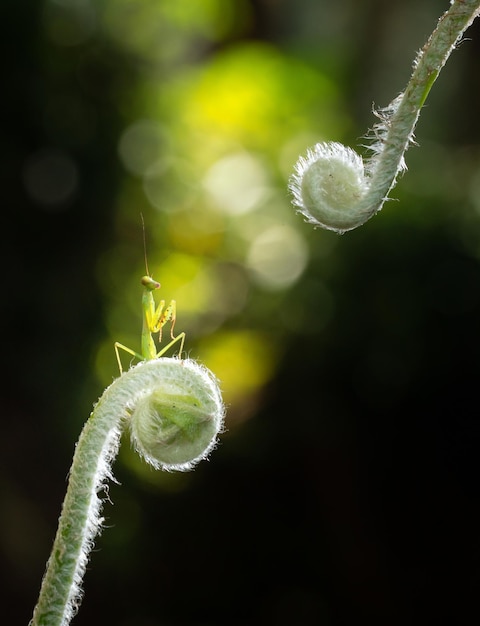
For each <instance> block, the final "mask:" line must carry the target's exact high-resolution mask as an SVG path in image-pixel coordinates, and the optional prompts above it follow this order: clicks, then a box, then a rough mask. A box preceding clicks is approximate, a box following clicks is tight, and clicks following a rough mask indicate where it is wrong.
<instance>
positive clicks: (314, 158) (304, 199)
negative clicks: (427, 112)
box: [289, 0, 480, 233]
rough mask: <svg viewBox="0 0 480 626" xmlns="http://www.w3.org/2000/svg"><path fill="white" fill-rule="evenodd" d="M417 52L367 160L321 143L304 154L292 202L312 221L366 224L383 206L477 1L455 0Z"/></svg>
mask: <svg viewBox="0 0 480 626" xmlns="http://www.w3.org/2000/svg"><path fill="white" fill-rule="evenodd" d="M451 5H452V6H451V7H450V9H449V10H448V11H447V12H446V13H444V15H442V17H441V18H440V20H439V22H438V25H437V28H436V29H435V30H434V32H433V33H432V35H431V36H430V38H429V40H428V41H427V43H426V44H425V46H424V47H423V49H422V50H421V51H420V52H419V54H418V56H417V58H416V60H415V63H414V69H413V73H412V76H411V79H410V81H409V83H408V85H407V88H406V89H405V91H404V93H402V94H400V95H399V96H398V97H397V98H395V100H394V101H393V102H392V103H391V104H390V105H389V106H388V107H387V108H385V109H383V110H381V111H379V112H378V113H377V115H378V117H379V118H380V122H379V123H378V124H377V125H376V126H374V128H373V131H372V145H371V146H370V149H371V150H372V152H373V156H372V157H371V158H370V159H367V160H366V161H365V162H364V161H363V159H362V158H361V157H360V156H359V155H358V154H357V153H356V152H355V151H353V150H352V149H350V148H347V147H345V146H343V145H342V144H338V143H321V144H317V145H316V146H314V148H311V149H310V150H309V151H308V152H307V155H306V157H300V158H299V160H298V161H297V164H296V166H295V171H294V174H293V175H292V177H291V179H290V185H289V186H290V190H291V192H292V194H293V202H294V205H296V207H297V208H298V211H299V212H300V213H302V214H303V215H304V216H305V218H306V220H307V221H308V222H310V223H311V224H313V225H314V226H321V227H322V228H326V229H328V230H333V231H336V232H338V233H343V232H346V231H348V230H353V229H354V228H357V227H358V226H361V225H362V224H364V223H365V222H366V221H367V220H368V219H369V218H370V217H372V216H373V215H375V214H376V213H377V212H378V211H380V209H381V208H382V206H383V204H384V202H385V200H386V199H387V197H388V194H389V193H390V191H391V190H392V188H393V187H394V186H395V183H396V180H397V176H398V174H399V173H400V172H402V170H404V169H405V160H404V154H405V151H406V150H407V148H408V147H409V145H410V144H411V143H412V141H413V133H414V130H415V126H416V123H417V120H418V117H419V115H420V110H421V108H422V106H423V104H424V103H425V100H426V98H427V96H428V94H429V92H430V89H431V87H432V85H433V83H434V82H435V80H436V78H437V76H438V74H439V73H440V71H441V69H442V67H443V66H444V65H445V63H446V61H447V59H448V57H449V56H450V54H451V52H452V50H453V49H454V48H455V46H456V44H457V43H458V41H459V40H460V39H461V37H462V35H463V33H464V31H465V30H466V29H467V28H468V26H470V24H471V23H472V22H473V20H474V19H475V18H476V17H477V16H478V15H479V13H480V2H479V0H453V1H452V3H451Z"/></svg>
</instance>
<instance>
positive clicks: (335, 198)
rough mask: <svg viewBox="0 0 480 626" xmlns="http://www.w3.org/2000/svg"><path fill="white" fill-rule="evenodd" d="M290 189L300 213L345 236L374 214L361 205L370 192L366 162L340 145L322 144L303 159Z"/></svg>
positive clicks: (300, 160) (319, 224)
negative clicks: (365, 169)
mask: <svg viewBox="0 0 480 626" xmlns="http://www.w3.org/2000/svg"><path fill="white" fill-rule="evenodd" d="M290 190H291V192H292V194H293V199H294V204H295V205H296V206H297V208H298V210H299V212H300V213H302V214H303V215H304V216H305V217H306V219H307V221H308V222H310V223H311V224H313V225H314V226H321V227H322V228H326V229H328V230H334V231H336V232H338V233H343V232H345V231H347V230H352V229H353V228H356V227H357V226H360V225H361V224H363V223H364V222H365V221H366V220H367V219H368V218H369V217H370V215H371V211H370V210H369V209H368V208H365V207H363V206H362V203H361V200H362V198H363V197H364V195H365V193H366V192H367V190H368V184H367V178H366V176H365V171H364V166H363V160H362V158H361V157H360V156H359V155H358V154H357V153H356V152H355V151H354V150H352V149H351V148H347V147H346V146H344V145H342V144H340V143H336V142H330V143H318V144H316V145H315V146H314V147H313V148H311V149H309V150H308V151H307V155H306V157H303V156H302V157H300V158H299V160H298V161H297V164H296V166H295V172H294V174H293V176H292V177H291V179H290Z"/></svg>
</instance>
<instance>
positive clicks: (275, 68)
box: [0, 0, 480, 626]
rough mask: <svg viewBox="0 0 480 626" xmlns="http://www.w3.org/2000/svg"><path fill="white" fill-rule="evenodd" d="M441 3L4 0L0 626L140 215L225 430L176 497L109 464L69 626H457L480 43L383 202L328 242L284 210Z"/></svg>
mask: <svg viewBox="0 0 480 626" xmlns="http://www.w3.org/2000/svg"><path fill="white" fill-rule="evenodd" d="M448 6H449V3H448V2H447V1H446V0H445V1H444V2H437V1H434V0H421V1H418V0H391V1H390V2H388V3H387V2H382V1H380V0H364V1H363V2H356V1H354V0H336V1H335V2H333V0H331V1H327V0H175V2H170V1H168V0H99V1H97V2H94V1H93V0H44V1H43V2H40V1H38V0H23V1H20V2H18V1H16V0H3V2H2V7H1V16H2V20H1V23H2V38H1V39H2V45H3V53H2V77H3V90H2V92H3V93H2V105H3V107H4V110H5V112H4V115H3V124H2V128H1V134H2V151H1V157H0V158H1V163H2V166H1V168H2V174H3V176H2V179H3V183H2V190H3V203H2V204H3V208H2V214H3V227H2V246H1V247H0V252H1V255H2V258H1V267H2V269H3V301H2V325H1V329H2V354H3V368H2V371H3V374H2V382H3V389H2V396H1V404H2V437H1V452H0V459H1V461H0V463H1V475H0V481H1V482H0V484H1V496H2V505H1V509H0V550H1V554H0V558H1V569H2V578H3V581H2V584H1V586H0V589H1V591H0V594H1V595H0V599H1V607H2V610H1V614H2V623H5V624H7V623H8V624H9V625H10V626H16V625H18V626H20V625H25V624H27V622H28V620H29V619H30V617H31V613H32V610H33V606H34V604H35V601H36V597H37V593H38V589H39V585H40V581H41V577H42V574H43V571H44V567H45V561H46V559H47V557H48V554H49V551H50V547H51V543H52V540H53V536H54V533H55V530H56V523H57V518H58V515H59V511H60V506H61V502H62V499H63V495H64V492H65V488H66V479H67V472H68V468H69V465H70V462H71V457H72V453H73V450H74V445H75V441H76V440H77V438H78V435H79V433H80V431H81V428H82V425H83V423H84V421H85V420H86V419H87V417H88V415H89V413H90V410H91V407H92V404H93V402H94V401H95V400H96V399H97V398H98V396H99V395H100V394H101V393H102V391H103V389H104V387H105V386H106V385H107V384H108V383H109V382H110V381H111V380H112V379H113V378H114V377H115V376H116V375H117V374H118V372H117V366H116V362H115V357H114V352H113V342H114V341H115V340H119V341H121V342H122V343H124V344H126V345H129V346H131V347H132V348H133V349H138V347H139V333H140V325H141V319H140V295H141V287H140V285H139V278H140V276H141V275H142V274H144V273H145V268H144V254H143V240H142V226H141V217H140V214H143V216H144V220H145V224H146V240H147V250H148V259H149V268H150V272H151V273H152V274H153V276H155V277H156V278H157V279H158V280H160V281H161V283H162V295H163V297H165V298H166V299H167V300H169V299H171V298H175V299H176V300H177V307H178V316H177V326H176V328H177V330H185V331H186V332H187V349H188V350H189V352H190V354H191V355H192V356H193V357H195V358H199V359H200V360H201V361H202V362H204V363H205V364H206V365H208V366H209V367H210V368H211V369H212V370H213V371H214V372H215V373H216V375H217V376H218V377H219V378H220V380H221V381H222V387H223V389H224V392H225V400H226V402H227V404H228V406H229V409H228V414H227V429H228V430H227V432H226V433H225V434H224V435H223V436H222V438H221V445H220V446H219V447H218V449H217V450H216V451H215V452H214V453H213V454H212V457H211V460H210V461H209V462H207V463H203V464H201V465H200V466H199V467H198V468H197V469H196V471H195V472H193V473H190V474H176V475H175V474H162V473H160V472H155V471H153V470H151V469H149V468H148V467H146V466H145V465H144V464H143V463H142V462H141V461H140V460H138V459H137V458H136V457H135V456H134V454H133V453H132V451H131V450H130V446H129V443H128V441H125V443H124V445H123V446H122V449H121V452H120V456H119V458H118V460H117V462H116V463H115V466H114V473H115V476H116V478H117V479H118V480H119V482H120V483H121V485H116V484H115V485H112V486H111V488H110V498H111V501H112V503H113V504H111V503H107V504H106V506H105V510H104V514H105V516H106V526H107V528H106V529H105V531H104V533H103V534H102V536H101V537H100V538H99V539H98V540H97V542H96V549H95V551H94V553H93V554H92V558H91V561H90V564H89V567H88V571H87V575H86V578H85V584H84V587H85V599H84V601H83V604H82V606H81V609H80V612H79V614H78V616H77V617H76V618H75V621H74V623H75V624H78V626H81V625H82V624H84V625H86V624H89V625H96V624H109V625H110V624H112V625H115V626H117V625H118V626H220V625H222V626H244V625H245V626H246V625H256V624H262V625H265V624H267V625H278V626H283V625H300V626H302V625H304V626H308V625H313V624H315V625H317V624H318V625H322V626H347V625H351V624H354V623H359V622H360V623H368V624H370V625H376V624H379V625H382V626H386V625H390V624H391V625H400V624H402V625H404V624H411V625H417V624H418V625H420V624H421V625H422V626H426V625H430V624H432V625H433V624H435V626H441V625H451V624H467V623H474V621H475V622H476V621H477V620H478V618H479V617H480V611H479V609H478V596H479V591H480V533H479V527H480V519H479V517H480V504H479V503H480V493H479V487H478V484H479V477H480V476H479V474H480V472H479V469H480V460H479V456H478V449H479V446H480V419H479V413H478V409H477V404H478V374H479V366H478V357H477V355H478V352H479V348H480V116H479V115H478V112H479V110H480V81H479V69H480V21H479V22H478V23H476V24H475V25H474V27H472V28H471V29H470V31H469V32H468V33H467V36H466V41H464V42H463V43H462V44H461V45H460V46H459V48H458V50H456V51H455V53H454V54H453V56H452V58H451V59H450V60H449V62H448V64H447V66H446V67H445V69H444V71H443V72H442V74H441V76H440V78H439V80H438V83H437V84H436V85H435V86H434V88H433V90H432V93H431V95H430V97H429V100H428V101H427V105H426V107H425V109H424V111H423V114H422V117H421V119H420V123H419V125H418V128H417V133H416V137H417V141H418V143H419V144H420V147H418V148H417V147H416V148H412V149H411V150H410V151H409V152H408V154H407V164H408V167H409V171H408V172H407V174H406V175H405V176H404V177H403V178H402V179H401V180H400V181H399V183H398V186H397V188H396V190H395V191H394V193H393V196H394V197H395V198H396V199H397V200H398V201H395V202H389V203H387V205H386V206H385V208H384V210H383V211H382V212H381V213H380V214H379V215H378V216H377V217H375V218H374V219H372V220H371V221H370V222H369V223H367V224H366V225H365V226H363V227H362V228H360V229H359V230H357V231H354V232H352V233H349V234H347V235H344V236H341V237H339V236H337V235H335V234H332V233H326V232H322V231H314V230H312V229H311V228H310V227H309V226H308V225H306V224H305V223H303V222H302V219H301V218H300V217H299V216H298V215H295V213H294V212H293V210H292V209H291V207H290V199H289V196H288V193H287V191H286V185H287V181H288V177H289V175H290V172H291V171H292V167H293V164H294V162H295V161H296V159H297V156H298V155H299V154H300V153H302V152H305V150H306V148H307V147H309V146H310V145H312V144H314V143H315V142H317V141H324V140H336V141H342V142H344V143H347V144H349V145H352V146H356V145H358V144H361V143H363V140H362V136H363V135H364V134H365V133H366V130H367V128H368V127H369V126H371V125H372V124H373V123H374V120H375V118H374V116H373V115H372V113H371V107H372V103H373V104H375V105H376V106H385V105H386V104H388V102H389V101H390V100H392V99H393V98H394V97H395V96H396V95H397V93H398V92H399V91H400V90H401V89H403V87H404V86H405V84H406V82H407V80H408V77H409V74H410V69H411V63H412V61H413V58H414V55H415V53H416V51H417V50H418V49H419V48H420V47H421V46H422V45H423V43H424V41H425V40H426V38H427V36H428V35H429V34H430V32H431V31H432V29H433V27H434V25H435V23H436V20H437V18H438V16H439V15H440V13H441V12H442V11H444V10H446V9H447V8H448ZM472 615H473V616H475V619H474V620H473V621H472Z"/></svg>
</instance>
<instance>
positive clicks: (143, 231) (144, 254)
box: [140, 213, 151, 277]
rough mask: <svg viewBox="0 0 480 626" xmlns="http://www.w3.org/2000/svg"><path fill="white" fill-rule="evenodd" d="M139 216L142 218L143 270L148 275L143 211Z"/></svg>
mask: <svg viewBox="0 0 480 626" xmlns="http://www.w3.org/2000/svg"><path fill="white" fill-rule="evenodd" d="M140 217H141V218H142V235H143V257H144V259H145V271H146V272H147V276H150V277H151V275H150V272H149V271H148V260H147V236H146V234H145V220H144V219H143V213H140Z"/></svg>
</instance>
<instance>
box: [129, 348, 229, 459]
mask: <svg viewBox="0 0 480 626" xmlns="http://www.w3.org/2000/svg"><path fill="white" fill-rule="evenodd" d="M157 365H158V366H159V367H161V370H162V372H161V376H160V377H159V379H158V380H157V381H156V384H155V385H154V386H152V388H151V389H148V390H146V391H145V393H144V394H142V396H141V397H139V398H138V399H137V401H136V402H135V406H134V407H133V410H132V413H131V417H130V432H131V437H132V442H133V444H134V446H135V448H136V449H137V451H138V452H139V454H140V455H141V456H142V457H144V459H145V460H146V461H147V462H148V463H150V464H151V465H153V466H154V467H156V468H162V469H165V470H180V471H182V470H189V469H191V468H192V467H193V465H195V464H196V463H197V462H198V461H200V460H202V459H204V458H205V457H206V456H207V455H208V454H209V452H210V451H211V450H212V448H213V447H214V446H215V444H216V441H217V435H218V433H219V432H221V430H222V427H223V415H224V408H223V403H222V399H221V395H220V391H219V389H218V385H217V382H216V380H215V379H214V377H213V375H212V374H211V373H210V372H209V370H207V369H206V368H205V367H202V366H201V365H199V364H198V363H196V362H195V361H192V360H190V359H186V360H180V359H171V358H163V359H157Z"/></svg>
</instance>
